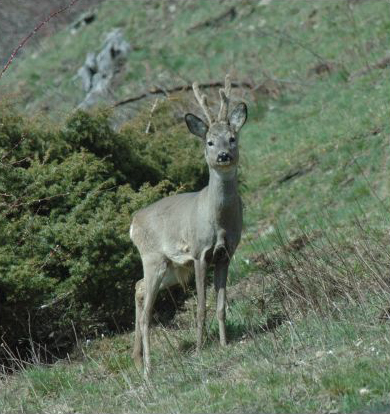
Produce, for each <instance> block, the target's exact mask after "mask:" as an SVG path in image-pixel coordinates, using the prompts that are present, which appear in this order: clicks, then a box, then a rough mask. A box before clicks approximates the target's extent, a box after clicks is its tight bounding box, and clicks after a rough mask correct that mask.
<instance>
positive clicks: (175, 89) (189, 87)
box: [113, 81, 254, 108]
mask: <svg viewBox="0 0 390 414" xmlns="http://www.w3.org/2000/svg"><path fill="white" fill-rule="evenodd" d="M224 85H225V84H224V83H223V82H219V81H218V82H208V83H201V84H199V87H200V88H203V89H208V88H223V87H224ZM232 88H247V89H254V85H252V84H251V83H249V82H232ZM191 90H192V84H191V85H182V86H174V87H172V88H167V89H162V88H153V89H150V90H148V91H146V92H144V93H141V94H140V95H137V96H133V97H131V98H126V99H123V100H121V101H118V102H116V103H114V105H113V107H114V108H116V107H118V106H121V105H125V104H127V103H130V102H136V101H140V100H141V99H144V98H146V97H147V96H149V95H167V94H169V93H173V92H180V91H183V92H186V91H191Z"/></svg>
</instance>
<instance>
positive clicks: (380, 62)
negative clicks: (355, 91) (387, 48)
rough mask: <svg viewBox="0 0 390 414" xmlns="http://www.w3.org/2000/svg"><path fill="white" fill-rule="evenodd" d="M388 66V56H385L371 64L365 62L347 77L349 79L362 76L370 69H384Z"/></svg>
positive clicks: (389, 62)
mask: <svg viewBox="0 0 390 414" xmlns="http://www.w3.org/2000/svg"><path fill="white" fill-rule="evenodd" d="M389 66H390V56H385V57H384V58H382V59H381V60H378V61H377V62H375V63H373V64H372V65H370V64H367V65H366V66H365V67H364V68H363V69H360V70H358V71H357V72H355V73H352V75H351V76H350V77H349V80H353V79H355V78H358V77H360V76H363V75H365V74H366V73H368V72H369V71H370V70H371V69H386V68H387V67H389Z"/></svg>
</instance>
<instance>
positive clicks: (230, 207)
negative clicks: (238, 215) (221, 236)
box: [207, 169, 239, 225]
mask: <svg viewBox="0 0 390 414" xmlns="http://www.w3.org/2000/svg"><path fill="white" fill-rule="evenodd" d="M207 196H208V197H207V199H208V211H209V214H210V216H211V219H212V220H215V221H216V223H217V225H218V224H219V225H223V224H224V223H226V222H227V221H229V217H230V218H231V217H232V213H233V211H234V209H236V208H237V207H238V203H239V201H238V200H239V197H238V181H237V169H234V170H232V171H229V172H223V173H221V172H219V171H216V170H214V169H210V178H209V185H208V194H207ZM233 215H234V214H233Z"/></svg>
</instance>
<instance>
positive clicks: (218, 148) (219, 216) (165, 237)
mask: <svg viewBox="0 0 390 414" xmlns="http://www.w3.org/2000/svg"><path fill="white" fill-rule="evenodd" d="M194 91H195V95H196V97H197V99H198V101H199V102H200V103H201V106H202V108H203V109H204V110H205V112H206V111H207V110H208V108H207V107H206V103H205V97H204V96H203V97H200V94H199V91H198V90H197V87H196V85H195V86H194ZM226 92H227V93H226ZM228 92H230V81H229V78H228V77H227V80H226V86H225V91H221V92H220V93H221V99H222V105H221V111H220V114H221V112H223V111H222V109H223V105H225V109H226V117H225V118H224V119H223V120H220V119H219V121H218V122H212V120H211V116H210V114H209V112H207V113H206V116H207V117H208V118H209V116H210V118H209V124H210V125H209V126H207V125H206V124H205V123H204V122H203V121H202V120H201V119H200V118H197V117H195V116H194V115H192V114H187V115H186V122H187V125H188V127H189V129H190V131H191V132H192V133H194V134H195V135H198V136H200V137H201V138H202V139H203V140H204V141H205V144H206V145H205V156H206V161H207V163H208V165H209V173H210V178H209V184H208V186H207V187H205V188H203V190H201V191H199V192H192V193H184V194H178V195H174V196H170V197H166V198H163V199H162V200H159V201H157V202H156V203H153V204H151V205H149V206H148V207H146V208H144V209H142V210H140V211H138V212H137V213H136V214H135V216H134V218H133V221H132V225H131V228H130V237H131V239H132V240H133V242H134V244H135V245H136V246H137V248H138V250H139V252H140V255H141V259H142V265H143V270H144V278H143V279H141V280H140V281H139V282H138V283H137V285H136V333H135V344H134V351H133V357H134V358H135V361H136V363H137V364H138V365H141V363H142V361H143V362H144V372H145V375H146V376H147V375H148V373H149V371H150V349H149V348H150V345H149V324H150V317H151V312H152V307H153V304H154V301H155V299H156V296H157V293H158V291H159V290H161V289H165V288H168V287H170V286H173V285H176V284H182V285H185V284H186V283H187V282H188V280H189V279H190V278H191V277H192V275H193V274H194V273H195V280H196V289H197V296H198V308H197V322H198V330H197V350H198V351H199V349H200V348H201V345H202V334H203V327H204V323H205V316H206V310H205V295H206V289H205V288H206V285H205V277H206V272H207V268H208V267H209V266H210V264H212V263H213V264H214V265H215V268H214V285H215V289H216V292H217V318H218V322H219V332H220V342H221V344H222V345H226V329H225V302H226V278H227V272H228V266H229V262H230V258H231V257H232V255H233V254H234V251H235V250H236V247H237V245H238V243H239V241H240V237H241V229H242V203H241V199H240V196H239V194H238V190H237V164H238V146H237V138H238V130H239V129H240V128H241V127H242V125H243V123H244V122H245V120H246V106H245V104H240V105H239V106H238V107H236V109H235V110H234V111H233V113H232V115H231V118H230V122H229V120H228V119H227V103H226V101H227V99H228ZM224 98H225V100H224ZM224 103H225V104H224ZM237 108H238V109H237ZM234 114H235V115H234ZM219 118H220V117H219ZM231 124H232V125H231Z"/></svg>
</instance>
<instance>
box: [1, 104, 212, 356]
mask: <svg viewBox="0 0 390 414" xmlns="http://www.w3.org/2000/svg"><path fill="white" fill-rule="evenodd" d="M170 105H172V104H170V103H165V104H163V105H161V106H160V108H158V109H157V111H156V112H155V114H154V116H153V128H152V129H151V130H152V131H153V132H152V133H150V134H147V135H146V134H145V126H146V124H147V122H148V118H147V116H148V115H145V116H140V117H138V118H137V119H134V120H133V121H132V122H130V123H128V124H127V125H126V126H124V127H123V128H122V130H121V131H119V132H116V131H114V130H113V129H112V128H111V126H110V118H109V113H107V112H105V111H100V112H97V113H95V114H89V113H86V112H81V111H79V112H76V113H75V114H73V115H72V116H71V117H70V118H69V119H68V121H67V122H66V125H65V127H63V128H57V129H56V128H55V127H54V126H50V127H42V126H38V125H37V123H36V122H33V121H31V120H27V119H23V118H22V117H20V116H18V115H17V114H15V113H14V112H13V110H12V109H10V108H9V107H6V106H4V107H2V108H1V111H0V160H1V162H0V330H1V338H2V340H3V341H4V342H6V343H7V344H8V346H10V347H11V349H15V347H16V346H18V347H19V348H20V349H23V347H24V345H26V347H25V349H27V347H28V346H30V344H31V340H32V341H34V342H36V343H44V344H46V345H47V346H48V347H49V348H50V349H52V350H61V349H62V348H64V347H66V346H68V345H69V340H70V338H72V337H73V338H74V330H75V329H76V331H77V333H78V334H80V335H84V336H88V335H91V334H93V333H96V332H100V331H107V330H116V329H118V328H127V327H130V326H131V325H132V323H133V293H134V285H135V282H136V281H137V280H138V279H139V278H140V277H142V269H141V266H140V262H139V257H138V253H137V251H136V249H135V247H134V246H133V245H132V244H131V242H130V239H129V235H128V229H129V225H130V221H131V215H132V213H133V212H134V211H136V210H137V209H139V208H140V207H142V206H144V205H146V204H149V203H151V202H152V201H154V200H157V199H158V198H160V197H162V196H164V195H166V194H168V193H170V192H175V191H180V190H181V189H183V188H184V189H185V190H186V191H190V190H195V189H199V188H201V187H202V186H204V185H205V184H206V182H207V169H206V165H205V163H204V160H203V155H202V151H201V149H200V146H199V143H198V142H197V141H196V140H195V139H192V138H190V137H189V134H188V133H187V131H186V129H185V127H184V122H180V123H178V121H177V120H176V119H174V118H173V117H172V116H170V113H173V111H172V108H171V107H170ZM3 357H4V354H3Z"/></svg>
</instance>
